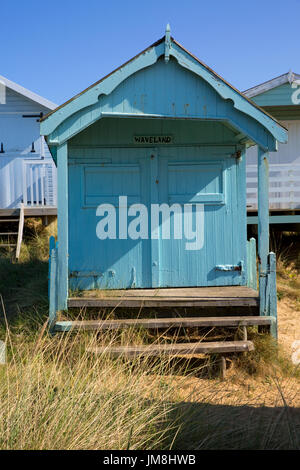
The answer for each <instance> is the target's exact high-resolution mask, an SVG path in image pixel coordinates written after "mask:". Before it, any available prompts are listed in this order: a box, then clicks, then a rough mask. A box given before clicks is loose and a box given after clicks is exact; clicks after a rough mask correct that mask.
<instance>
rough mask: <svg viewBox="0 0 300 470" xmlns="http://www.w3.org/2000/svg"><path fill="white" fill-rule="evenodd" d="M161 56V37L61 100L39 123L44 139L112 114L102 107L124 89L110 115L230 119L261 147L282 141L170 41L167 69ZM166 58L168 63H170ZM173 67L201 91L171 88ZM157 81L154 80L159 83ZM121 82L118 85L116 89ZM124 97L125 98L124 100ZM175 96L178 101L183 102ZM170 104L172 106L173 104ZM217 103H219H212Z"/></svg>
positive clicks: (59, 138)
mask: <svg viewBox="0 0 300 470" xmlns="http://www.w3.org/2000/svg"><path fill="white" fill-rule="evenodd" d="M164 54H165V43H164V41H161V42H159V43H157V44H156V46H153V47H152V48H149V49H148V50H147V51H146V52H145V53H142V54H140V55H138V56H137V57H136V58H134V59H133V60H131V61H129V62H128V63H127V64H126V65H124V66H123V67H122V68H120V69H118V70H116V71H115V72H114V73H112V74H110V75H109V76H107V77H106V78H105V79H103V80H102V81H100V82H98V83H96V84H95V85H94V86H92V87H90V88H88V89H87V90H86V91H85V92H83V93H82V94H80V95H78V96H77V97H76V98H75V99H73V100H71V101H69V102H68V103H66V104H65V105H64V106H63V107H61V108H59V109H58V110H57V112H54V113H52V114H50V115H49V116H48V117H47V118H46V119H45V120H43V121H42V123H41V133H42V134H43V135H48V141H49V142H50V143H52V145H58V144H61V143H62V142H64V141H65V140H68V139H70V138H71V137H72V136H74V135H76V134H77V133H78V132H80V131H82V130H83V129H85V128H87V127H88V126H90V125H91V124H92V123H93V122H95V121H96V120H98V119H100V118H101V117H103V116H104V115H105V113H108V112H109V113H110V115H111V114H112V112H111V111H108V109H109V108H108V107H107V102H108V101H110V99H111V97H110V95H117V96H116V97H115V98H118V97H119V96H120V94H121V95H122V90H124V93H125V96H124V95H123V99H121V100H120V101H118V99H117V100H116V99H114V100H113V102H114V103H117V104H120V105H121V110H118V107H116V109H114V111H113V115H114V116H117V115H123V116H129V115H131V116H138V115H139V116H145V115H148V116H153V117H155V116H156V117H161V116H164V117H167V116H168V117H171V116H172V117H175V118H186V116H187V115H189V116H190V117H194V118H197V117H198V118H208V117H210V118H214V119H222V120H226V121H228V122H230V123H231V125H232V126H234V127H235V128H236V129H237V130H238V131H239V132H244V133H245V135H247V136H249V137H250V138H251V139H253V140H254V141H255V142H256V143H258V144H260V145H261V146H263V147H265V148H271V147H272V148H274V149H275V141H276V139H277V140H279V141H280V142H285V141H286V140H287V133H286V131H285V130H284V129H283V128H282V127H281V126H280V125H279V124H278V123H277V122H276V121H274V120H273V119H272V118H270V117H269V116H268V115H267V114H265V113H263V112H262V111H261V110H260V109H259V108H257V107H256V106H253V104H252V103H251V102H250V101H249V100H247V99H246V98H245V96H243V95H242V94H240V93H239V92H238V91H237V90H235V89H234V88H232V87H231V86H229V85H228V84H227V83H226V82H225V81H224V80H223V79H221V78H220V77H218V76H217V75H216V74H215V73H214V72H213V71H212V70H211V69H208V68H207V67H206V66H204V64H202V63H200V62H199V61H198V60H196V59H195V58H194V57H193V56H192V55H191V54H190V53H188V52H187V51H185V50H184V49H183V48H182V47H181V46H180V45H179V44H178V43H176V42H174V41H173V40H172V45H171V47H170V48H169V54H170V58H171V57H173V60H172V61H171V60H169V63H168V66H167V67H166V64H165V62H164V60H163V59H162V60H158V59H159V58H160V57H163V56H164ZM174 59H176V60H174ZM171 62H172V64H173V67H170V65H171ZM154 64H155V65H154ZM150 66H152V67H150ZM157 67H158V68H160V67H164V70H163V75H162V74H160V73H159V74H158V75H157V74H155V75H156V76H154V77H153V73H154V71H155V70H156V69H157ZM174 67H177V68H179V69H181V70H182V73H184V72H185V74H186V76H189V77H190V78H191V79H192V77H194V80H195V82H198V84H199V86H201V85H202V87H203V89H204V90H205V91H206V93H205V91H204V93H203V91H202V92H201V93H200V95H199V96H197V95H194V96H193V97H192V99H190V97H189V96H188V95H189V91H190V90H192V91H194V90H195V86H192V88H189V87H188V86H179V87H178V86H177V87H176V88H174V86H173V81H174V80H173V77H174V76H175V77H177V76H178V74H179V72H177V73H176V74H174V72H173V68H174ZM190 72H193V73H190ZM170 74H171V75H170ZM164 77H165V81H166V84H167V91H168V93H162V91H163V90H162V87H161V85H163V83H162V79H163V78H164ZM157 81H159V85H158V86H157ZM121 83H122V86H121V87H120V86H119V85H120V84H121ZM139 83H144V85H145V86H146V89H147V92H146V93H145V90H144V93H140V91H139V89H138V88H139ZM128 84H129V86H130V88H131V93H128V90H127V89H126V87H127V85H128ZM170 85H171V86H170ZM151 86H152V87H153V89H154V90H156V95H157V96H156V100H153V99H152V97H151V96H149V95H148V93H150V92H151ZM174 89H176V99H175V100H174V99H173V100H172V95H171V93H170V92H172V90H174ZM183 91H184V92H183ZM186 93H187V96H186ZM159 94H161V98H162V99H161V100H159V99H158V98H159V96H158V95H159ZM125 97H126V100H124V98H125ZM146 97H147V98H146ZM185 97H186V98H187V99H185ZM180 100H181V101H183V103H182V104H181V103H180ZM121 103H122V104H121ZM154 103H157V104H158V106H156V107H155V106H154V108H153V104H154ZM172 103H175V104H176V106H175V108H174V107H173V106H172ZM232 103H233V104H232ZM217 104H219V106H216V105H217ZM124 105H125V106H124ZM127 105H128V106H127ZM166 105H167V106H166ZM195 107H196V109H195ZM213 107H215V109H213ZM126 108H127V109H126ZM155 108H157V109H155ZM168 108H170V109H168ZM106 115H107V114H106Z"/></svg>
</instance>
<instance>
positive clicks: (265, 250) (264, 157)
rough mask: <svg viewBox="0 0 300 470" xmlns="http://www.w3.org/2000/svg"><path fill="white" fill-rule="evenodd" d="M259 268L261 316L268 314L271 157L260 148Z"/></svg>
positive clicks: (258, 156)
mask: <svg viewBox="0 0 300 470" xmlns="http://www.w3.org/2000/svg"><path fill="white" fill-rule="evenodd" d="M257 158H258V163H257V164H258V266H259V298H260V314H261V315H264V314H265V313H266V310H265V308H266V280H267V271H268V255H269V155H268V153H267V152H265V151H264V150H263V149H261V148H260V147H258V155H257Z"/></svg>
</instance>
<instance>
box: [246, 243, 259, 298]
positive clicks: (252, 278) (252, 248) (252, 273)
mask: <svg viewBox="0 0 300 470" xmlns="http://www.w3.org/2000/svg"><path fill="white" fill-rule="evenodd" d="M247 286H248V287H251V288H252V289H255V290H257V269H256V240H255V238H250V240H249V241H248V242H247Z"/></svg>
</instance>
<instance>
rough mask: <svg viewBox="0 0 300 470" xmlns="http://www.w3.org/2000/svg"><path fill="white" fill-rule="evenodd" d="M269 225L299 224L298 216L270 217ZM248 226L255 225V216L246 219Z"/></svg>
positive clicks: (299, 218)
mask: <svg viewBox="0 0 300 470" xmlns="http://www.w3.org/2000/svg"><path fill="white" fill-rule="evenodd" d="M269 222H270V224H300V215H291V214H286V215H270V217H269ZM247 224H248V225H257V224H258V217H257V216H255V215H249V216H248V217H247Z"/></svg>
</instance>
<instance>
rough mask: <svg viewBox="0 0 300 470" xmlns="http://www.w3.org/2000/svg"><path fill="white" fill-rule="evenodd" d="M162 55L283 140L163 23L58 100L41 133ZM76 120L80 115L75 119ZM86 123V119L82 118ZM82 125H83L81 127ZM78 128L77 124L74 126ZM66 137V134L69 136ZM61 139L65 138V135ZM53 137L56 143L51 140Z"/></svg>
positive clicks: (280, 130) (268, 119)
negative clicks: (149, 40) (133, 50)
mask: <svg viewBox="0 0 300 470" xmlns="http://www.w3.org/2000/svg"><path fill="white" fill-rule="evenodd" d="M163 55H164V56H165V61H166V62H168V61H169V58H170V57H171V56H173V57H174V58H175V59H176V60H177V62H178V63H179V64H180V65H181V66H182V67H183V68H185V69H187V70H189V71H191V72H193V73H195V74H197V75H198V76H200V77H201V78H202V79H204V80H205V81H206V82H207V83H208V84H209V85H211V87H212V88H214V90H215V91H216V92H217V93H218V94H219V95H220V96H221V97H222V98H223V99H224V100H231V101H232V102H233V107H234V108H235V109H236V110H238V111H241V112H242V113H244V114H246V115H248V116H249V117H251V118H253V119H254V120H256V121H257V122H258V123H259V124H260V125H262V126H263V127H264V128H265V129H266V130H268V131H269V133H270V134H271V135H272V136H273V138H274V139H275V140H278V141H279V142H286V140H287V132H286V130H285V128H284V127H282V126H281V125H280V124H279V123H278V122H277V121H276V119H274V118H273V117H272V116H270V115H269V114H268V113H267V112H266V111H264V110H263V109H261V108H260V107H259V106H258V105H256V104H255V103H254V102H252V101H250V100H249V99H248V98H247V96H245V95H243V94H242V93H241V92H240V91H239V90H237V89H236V88H234V87H233V86H232V85H230V84H229V83H228V82H226V81H225V80H224V79H223V78H222V77H221V76H220V75H218V74H217V73H216V72H214V71H213V70H212V69H211V68H209V67H208V66H207V65H206V64H204V63H203V62H201V61H200V60H199V59H198V58H197V57H195V56H194V55H193V54H191V53H190V52H189V51H187V50H186V49H185V48H184V47H183V46H181V44H179V43H178V42H177V41H176V40H175V39H174V38H173V37H171V36H170V30H169V29H168V27H167V30H166V35H165V36H163V37H162V38H161V39H159V40H158V41H157V42H155V43H154V44H152V45H151V46H149V47H148V48H146V49H145V50H143V51H142V52H140V53H139V54H138V55H136V56H135V57H133V58H132V59H130V60H129V61H128V62H126V63H125V64H123V65H122V66H121V67H118V68H117V69H116V70H114V71H113V72H111V73H110V74H109V75H107V76H105V77H104V78H102V79H101V80H99V81H97V82H96V83H94V84H93V85H91V86H90V87H88V88H86V89H85V90H84V91H83V92H81V93H79V94H78V95H76V96H74V97H73V98H72V99H70V100H69V101H67V102H66V103H64V104H62V105H61V106H59V107H58V108H56V109H55V110H53V111H52V112H50V113H49V114H48V115H46V116H44V117H43V118H42V119H41V133H42V134H43V135H46V136H50V134H52V136H53V135H54V134H53V133H54V131H55V130H56V129H57V128H58V127H59V126H60V124H62V123H63V122H64V121H66V120H67V119H68V118H69V117H70V116H73V115H75V113H78V112H82V111H83V110H84V109H88V108H89V107H92V106H93V105H96V103H97V102H98V97H99V96H100V95H101V94H104V95H108V94H110V93H111V92H112V91H113V90H114V89H115V88H116V87H117V86H118V85H119V84H120V83H121V82H122V81H124V80H125V79H126V78H128V77H129V76H131V75H133V74H134V73H136V72H138V71H139V70H141V69H143V68H146V67H149V66H151V65H153V64H154V63H156V62H157V60H158V58H159V57H161V56H163ZM100 117H101V116H100ZM79 120H80V119H79ZM85 125H87V120H86V121H85ZM82 128H83V127H82ZM78 129H79V128H77V130H78ZM69 138H70V137H69ZM64 139H68V138H67V137H65V138H64ZM56 141H57V144H55V142H56ZM62 141H63V139H61V140H60V141H58V140H57V139H56V137H55V138H54V139H53V140H52V143H53V145H60V144H61V143H62Z"/></svg>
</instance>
